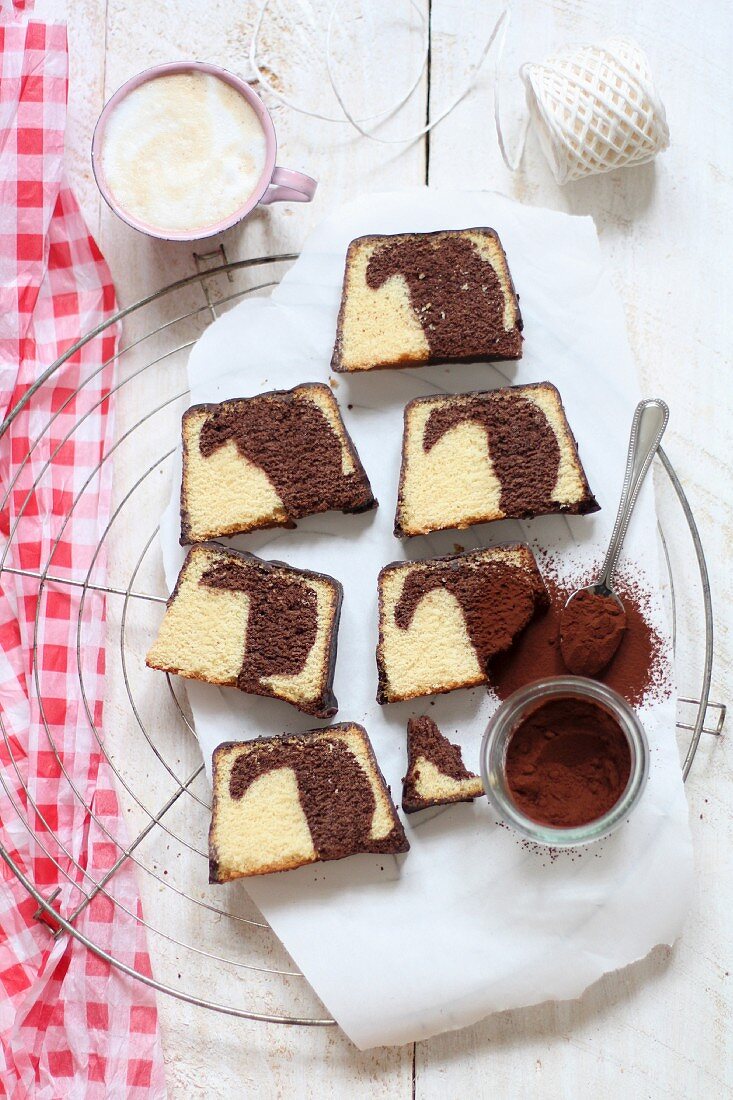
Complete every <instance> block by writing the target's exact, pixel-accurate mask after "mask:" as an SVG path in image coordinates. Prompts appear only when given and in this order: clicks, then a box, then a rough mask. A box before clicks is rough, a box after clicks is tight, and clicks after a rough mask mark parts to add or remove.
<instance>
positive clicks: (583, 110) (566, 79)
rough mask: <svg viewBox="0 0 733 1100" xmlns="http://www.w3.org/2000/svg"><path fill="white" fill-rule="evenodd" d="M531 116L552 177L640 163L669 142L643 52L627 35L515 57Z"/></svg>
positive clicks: (565, 180) (565, 177)
mask: <svg viewBox="0 0 733 1100" xmlns="http://www.w3.org/2000/svg"><path fill="white" fill-rule="evenodd" d="M520 72H521V76H522V79H523V80H524V83H525V85H526V89H527V105H528V107H529V111H530V117H531V119H532V124H533V126H534V128H535V130H536V132H537V136H538V138H539V141H540V144H541V146H542V149H543V151H544V153H545V156H546V157H547V160H548V162H549V164H550V168H551V169H552V174H553V175H554V177H555V179H556V180H557V182H558V183H560V184H562V183H568V182H569V181H570V180H578V179H582V178H583V177H584V176H590V175H595V174H597V173H600V172H610V171H611V170H612V169H614V168H624V167H627V166H628V165H631V164H644V163H646V161H649V160H652V158H653V157H655V156H656V155H657V153H661V152H662V150H664V149H666V148H667V146H668V145H669V128H668V127H667V118H666V115H665V111H664V105H663V103H662V101H661V100H660V98H659V96H658V94H657V91H656V88H655V87H654V81H653V79H652V74H651V69H650V67H649V62H648V60H647V57H646V54H645V53H644V52H643V50H642V49H641V47H640V46H639V45H638V44H637V43H636V42H634V41H633V40H632V39H630V38H614V39H611V40H610V41H608V42H605V43H604V44H603V45H600V46H582V47H580V48H579V49H574V50H569V51H566V52H563V53H560V54H557V55H556V56H554V57H551V58H549V59H548V60H547V61H545V62H544V63H543V64H542V65H531V64H528V65H523V66H522V69H521V70H520Z"/></svg>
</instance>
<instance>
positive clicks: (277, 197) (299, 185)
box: [92, 61, 318, 241]
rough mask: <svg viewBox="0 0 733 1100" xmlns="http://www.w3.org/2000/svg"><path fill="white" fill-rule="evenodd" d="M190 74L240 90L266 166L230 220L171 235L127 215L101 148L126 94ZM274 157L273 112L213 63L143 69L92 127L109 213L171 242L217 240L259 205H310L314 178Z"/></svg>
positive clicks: (97, 170) (95, 161)
mask: <svg viewBox="0 0 733 1100" xmlns="http://www.w3.org/2000/svg"><path fill="white" fill-rule="evenodd" d="M190 72H198V73H206V74H208V75H210V76H215V77H218V78H219V80H223V81H224V82H225V83H226V84H229V85H231V87H233V88H234V89H236V91H237V92H239V94H240V95H242V96H243V97H244V98H245V99H246V100H247V102H248V103H249V105H250V107H251V108H252V109H253V111H254V112H255V114H256V115H257V118H258V119H259V122H260V124H261V126H262V130H263V133H264V136H265V166H264V168H263V170H262V174H261V176H260V178H259V180H258V181H257V184H256V185H255V188H254V190H253V191H252V193H251V194H250V196H249V198H248V199H247V201H246V202H245V203H244V204H243V205H242V206H241V207H239V208H238V209H237V210H235V211H234V213H233V214H230V215H229V217H227V218H225V219H224V220H223V221H220V222H217V223H215V224H213V225H207V226H206V227H205V228H204V229H200V228H199V229H192V230H190V231H188V230H187V231H182V232H172V231H170V230H162V229H160V228H158V227H156V226H155V225H151V224H148V223H147V222H144V221H140V220H139V219H137V218H136V217H134V215H131V214H130V213H129V212H128V211H126V210H125V209H124V208H123V207H122V206H121V205H120V204H119V203H118V202H117V201H116V200H115V197H114V195H113V194H112V192H111V190H110V188H109V186H108V184H107V181H106V179H105V176H104V168H103V165H102V145H103V142H104V132H105V127H106V125H107V121H108V119H109V117H110V115H111V114H112V112H113V111H114V109H115V107H117V106H118V104H119V103H120V101H121V100H122V99H124V98H125V96H126V95H128V94H129V93H130V92H132V91H133V90H134V89H135V88H139V87H140V85H141V84H145V83H146V82H147V81H148V80H153V79H154V78H155V77H158V76H165V75H168V74H171V73H190ZM276 156H277V138H276V136H275V127H274V125H273V122H272V119H271V117H270V113H269V111H268V110H267V108H266V107H265V105H264V103H263V102H262V100H261V99H260V97H259V96H258V95H257V94H256V93H255V92H254V91H253V90H252V88H251V87H250V86H249V84H247V83H246V82H245V81H244V80H241V79H240V78H239V77H238V76H235V75H234V73H230V72H228V71H227V70H226V69H221V68H219V66H218V65H209V64H208V63H206V62H204V61H172V62H170V63H169V64H167V65H154V66H153V67H152V68H150V69H145V71H144V72H142V73H138V74H137V76H133V77H132V78H131V79H130V80H128V81H127V83H126V84H123V85H122V87H121V88H118V89H117V91H116V92H115V93H114V95H113V96H112V98H111V99H109V100H108V101H107V103H105V105H104V108H103V110H102V113H101V115H100V116H99V119H98V120H97V125H96V127H95V129H94V137H93V138H92V170H93V172H94V178H95V179H96V181H97V187H98V188H99V190H100V192H101V194H102V198H103V199H104V201H105V202H106V203H107V205H108V206H109V207H110V209H111V210H114V212H115V214H117V216H118V217H120V218H122V220H123V221H124V222H127V224H128V225H131V226H132V228H133V229H138V230H139V231H140V232H141V233H147V234H148V236H151V237H159V238H161V239H162V240H167V241H196V240H200V239H201V238H203V237H213V236H214V234H215V233H221V232H222V231H223V230H225V229H230V228H231V226H233V225H236V224H237V222H239V221H241V220H242V219H243V218H246V217H247V215H248V214H249V213H251V211H252V210H254V208H255V206H257V205H258V204H259V205H262V206H266V205H268V204H269V203H271V202H310V201H311V199H312V198H313V196H314V195H315V193H316V187H317V186H318V184H317V182H316V180H314V179H311V177H310V176H306V175H304V174H303V173H302V172H294V171H293V170H292V169H290V168H280V167H278V166H277V165H276V164H275V158H276Z"/></svg>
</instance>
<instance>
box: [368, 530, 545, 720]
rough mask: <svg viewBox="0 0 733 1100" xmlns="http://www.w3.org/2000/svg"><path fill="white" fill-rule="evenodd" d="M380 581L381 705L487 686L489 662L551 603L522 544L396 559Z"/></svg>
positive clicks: (532, 558)
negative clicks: (421, 696) (433, 556)
mask: <svg viewBox="0 0 733 1100" xmlns="http://www.w3.org/2000/svg"><path fill="white" fill-rule="evenodd" d="M378 584H379V643H378V645H377V671H378V673H379V687H378V690H377V702H379V703H393V702H397V701H398V700H401V699H414V698H415V697H416V696H418V695H436V694H441V693H443V692H446V691H453V690H454V689H455V688H462V687H474V686H475V685H476V684H483V683H486V682H487V680H488V676H487V665H488V662H489V661H490V660H491V658H492V657H494V656H496V654H497V653H502V652H503V651H504V650H506V649H509V647H510V646H511V644H512V642H513V641H514V639H515V638H516V636H517V635H518V634H519V633H520V631H522V630H523V629H524V628H525V626H526V625H527V623H528V622H529V621H530V619H531V618H532V617H533V615H534V613H535V611H536V610H537V609H538V608H543V607H547V604H548V597H547V592H546V590H545V586H544V583H543V581H542V577H541V576H540V572H539V569H538V568H537V563H536V562H535V560H534V555H533V554H532V551H531V550H530V549H529V547H528V546H524V545H522V544H521V543H515V544H511V545H506V546H492V547H489V548H488V549H486V550H470V551H468V552H467V553H464V554H453V555H450V556H449V557H445V558H432V559H430V560H428V561H415V562H394V563H393V564H392V565H387V566H385V568H384V569H382V571H381V573H380V574H379V582H378Z"/></svg>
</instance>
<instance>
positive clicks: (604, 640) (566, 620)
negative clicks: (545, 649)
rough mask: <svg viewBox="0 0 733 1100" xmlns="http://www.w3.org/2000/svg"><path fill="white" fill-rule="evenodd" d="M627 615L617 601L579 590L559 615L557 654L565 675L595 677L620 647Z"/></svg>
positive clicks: (598, 593)
mask: <svg viewBox="0 0 733 1100" xmlns="http://www.w3.org/2000/svg"><path fill="white" fill-rule="evenodd" d="M625 630H626V614H625V612H624V609H623V607H621V606H620V604H619V603H618V600H616V599H614V597H613V596H605V595H603V594H602V593H601V592H592V591H591V590H589V589H587V588H582V589H581V590H580V591H579V592H576V593H575V595H574V596H573V598H572V599H571V600H570V601H569V603H567V604H566V605H565V607H564V608H563V610H562V613H561V615H560V652H561V654H562V659H563V661H564V662H565V665H566V667H567V670H568V672H572V673H574V674H575V675H576V676H595V675H596V674H597V673H599V672H600V671H601V670H602V669H604V668H605V667H606V665H607V664H608V663H609V661H610V660H611V658H612V657H613V655H614V653H615V652H616V650H617V649H618V647H619V646H620V644H621V639H622V638H623V636H624V631H625Z"/></svg>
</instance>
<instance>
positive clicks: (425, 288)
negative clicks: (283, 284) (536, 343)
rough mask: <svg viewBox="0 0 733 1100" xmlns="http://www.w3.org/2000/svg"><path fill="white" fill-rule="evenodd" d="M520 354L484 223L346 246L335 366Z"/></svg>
mask: <svg viewBox="0 0 733 1100" xmlns="http://www.w3.org/2000/svg"><path fill="white" fill-rule="evenodd" d="M521 357H522V318H521V315H520V312H519V306H518V304H517V295H516V294H515V292H514V285H513V283H512V279H511V275H510V274H509V268H508V267H507V262H506V256H505V255H504V249H503V248H502V247H501V242H500V240H499V238H498V237H497V235H496V233H495V232H494V230H493V229H446V230H442V231H441V232H439V233H400V234H397V235H396V236H373V237H358V238H357V239H356V240H355V241H352V242H351V244H350V245H349V248H348V251H347V253H346V270H345V272H344V285H343V291H342V296H341V310H340V312H339V318H338V328H337V331H336V345H335V347H334V352H333V358H332V360H331V365H332V367H333V369H334V370H336V371H363V370H374V369H375V368H376V367H419V366H424V365H425V364H426V363H465V362H476V361H479V362H488V361H490V360H493V359H521Z"/></svg>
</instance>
